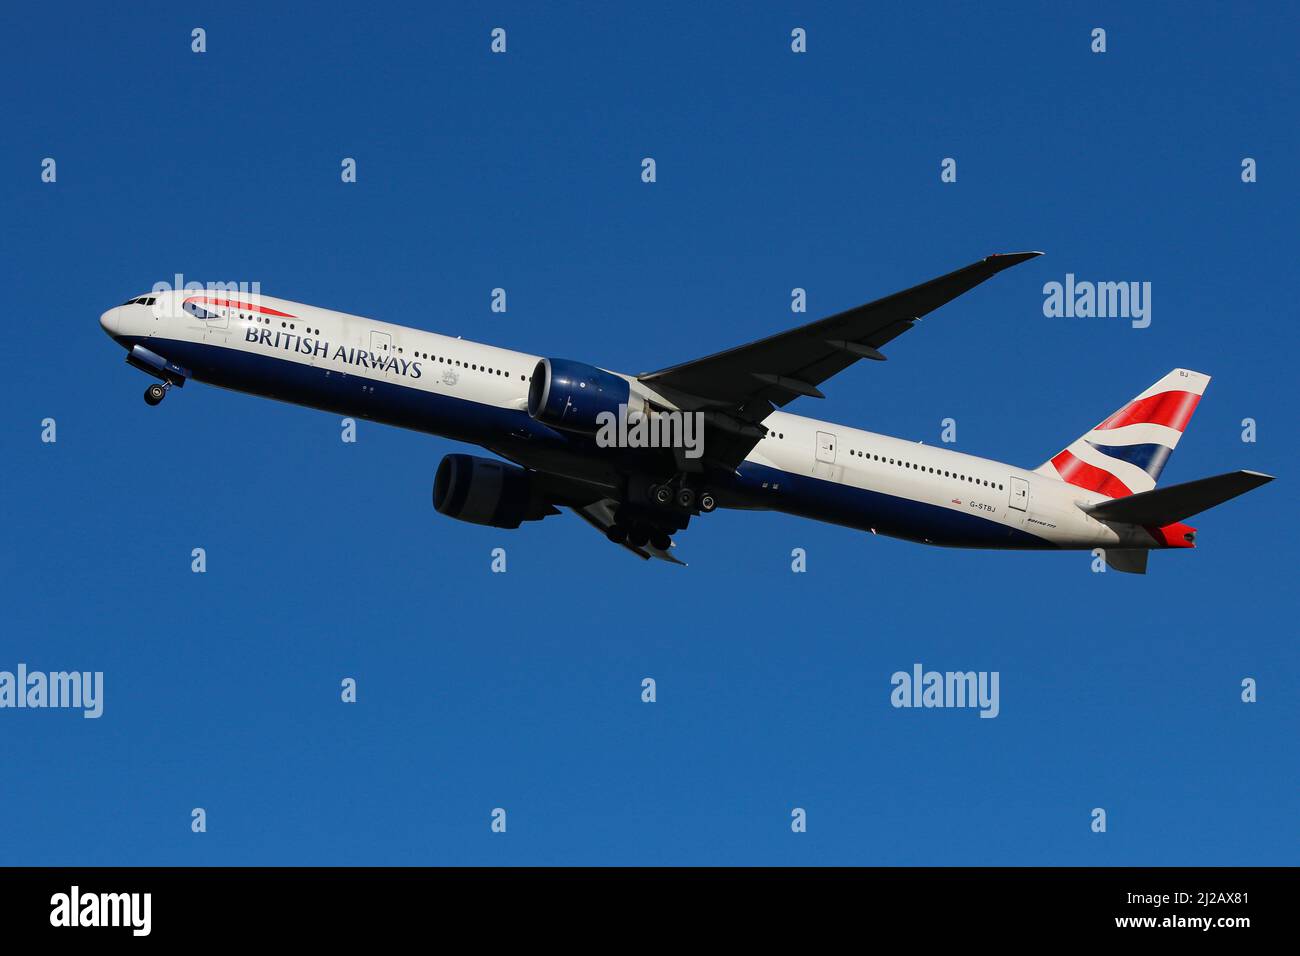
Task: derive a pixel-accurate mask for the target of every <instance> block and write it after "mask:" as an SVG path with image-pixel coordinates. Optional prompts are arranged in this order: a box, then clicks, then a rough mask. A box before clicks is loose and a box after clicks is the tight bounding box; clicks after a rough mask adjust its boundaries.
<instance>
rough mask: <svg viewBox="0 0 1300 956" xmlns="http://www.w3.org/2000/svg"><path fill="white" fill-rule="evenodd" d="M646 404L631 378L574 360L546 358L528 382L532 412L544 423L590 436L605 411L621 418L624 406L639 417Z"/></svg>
mask: <svg viewBox="0 0 1300 956" xmlns="http://www.w3.org/2000/svg"><path fill="white" fill-rule="evenodd" d="M645 405H646V403H645V398H644V396H642V395H641V394H640V393H639V392H636V391H633V389H632V385H631V384H630V383H629V382H628V380H627V379H625V378H622V377H621V376H618V375H615V374H614V373H613V372H606V371H605V370H604V369H600V368H596V367H595V366H594V365H585V364H583V363H582V362H575V361H573V360H571V359H550V358H544V359H542V360H541V361H540V362H538V363H537V367H536V368H535V369H533V380H532V382H530V383H529V385H528V414H529V415H531V416H532V417H533V418H534V419H535V420H537V421H539V422H541V423H542V424H543V425H550V426H551V427H552V428H562V429H564V430H566V431H572V432H582V433H584V434H587V435H594V434H595V433H596V432H597V431H598V430H599V429H600V422H599V421H598V420H597V418H598V416H599V415H600V414H601V413H602V412H610V413H612V414H613V415H614V417H615V419H617V418H618V416H619V407H620V406H623V407H625V408H626V411H625V412H624V415H627V416H631V417H635V416H636V415H639V414H641V413H642V412H644V411H645Z"/></svg>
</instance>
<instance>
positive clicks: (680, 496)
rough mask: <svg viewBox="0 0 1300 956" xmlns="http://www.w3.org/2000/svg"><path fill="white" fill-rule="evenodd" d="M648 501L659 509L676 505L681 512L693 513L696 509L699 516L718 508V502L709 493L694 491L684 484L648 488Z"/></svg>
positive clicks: (673, 483) (674, 483)
mask: <svg viewBox="0 0 1300 956" xmlns="http://www.w3.org/2000/svg"><path fill="white" fill-rule="evenodd" d="M650 500H651V501H652V502H654V503H655V504H656V505H658V506H659V507H661V508H669V507H672V506H673V505H676V506H677V507H678V508H680V509H681V510H682V511H687V512H690V511H694V510H695V509H696V508H697V507H698V508H699V510H700V512H701V514H708V513H709V512H710V511H713V510H714V509H715V508H717V507H718V501H717V499H716V498H714V497H713V493H712V492H710V491H701V492H699V493H698V494H697V493H696V491H695V489H694V488H692V487H691V486H690V485H688V484H685V483H684V482H669V483H666V484H662V485H651V486H650Z"/></svg>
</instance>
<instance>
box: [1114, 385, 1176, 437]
mask: <svg viewBox="0 0 1300 956" xmlns="http://www.w3.org/2000/svg"><path fill="white" fill-rule="evenodd" d="M1200 400H1201V396H1199V395H1194V394H1192V393H1191V392H1177V391H1175V392H1160V393H1159V394H1156V395H1148V396H1147V397H1146V398H1143V399H1139V400H1138V401H1136V402H1130V403H1129V404H1127V405H1125V406H1124V407H1123V408H1121V409H1120V410H1119V411H1117V412H1116V413H1115V414H1114V415H1112V416H1110V418H1108V419H1106V420H1105V421H1104V422H1102V423H1101V424H1100V425H1098V426H1097V428H1098V430H1100V429H1105V428H1123V427H1124V426H1125V425H1167V426H1168V427H1170V428H1173V429H1175V430H1176V431H1182V430H1183V429H1184V428H1186V427H1187V422H1188V421H1189V420H1190V419H1191V417H1192V412H1194V411H1196V403H1197V402H1199V401H1200Z"/></svg>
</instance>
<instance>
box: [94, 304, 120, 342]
mask: <svg viewBox="0 0 1300 956" xmlns="http://www.w3.org/2000/svg"><path fill="white" fill-rule="evenodd" d="M121 311H122V307H121V306H117V307H115V308H112V309H109V310H108V311H107V312H105V313H104V314H103V315H101V316H100V317H99V327H100V328H101V329H103V330H104V331H105V332H107V333H108V334H109V336H110V337H112V338H116V337H117V327H118V314H119V313H120V312H121Z"/></svg>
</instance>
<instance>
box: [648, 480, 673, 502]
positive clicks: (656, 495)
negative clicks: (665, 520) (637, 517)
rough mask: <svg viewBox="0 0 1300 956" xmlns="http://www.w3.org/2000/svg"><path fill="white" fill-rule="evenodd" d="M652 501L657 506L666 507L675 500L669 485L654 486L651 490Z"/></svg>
mask: <svg viewBox="0 0 1300 956" xmlns="http://www.w3.org/2000/svg"><path fill="white" fill-rule="evenodd" d="M650 500H652V501H653V502H654V503H655V504H657V505H666V504H668V503H669V502H670V501H672V500H673V490H672V489H671V488H669V487H668V486H667V485H654V486H652V487H651V489H650Z"/></svg>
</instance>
